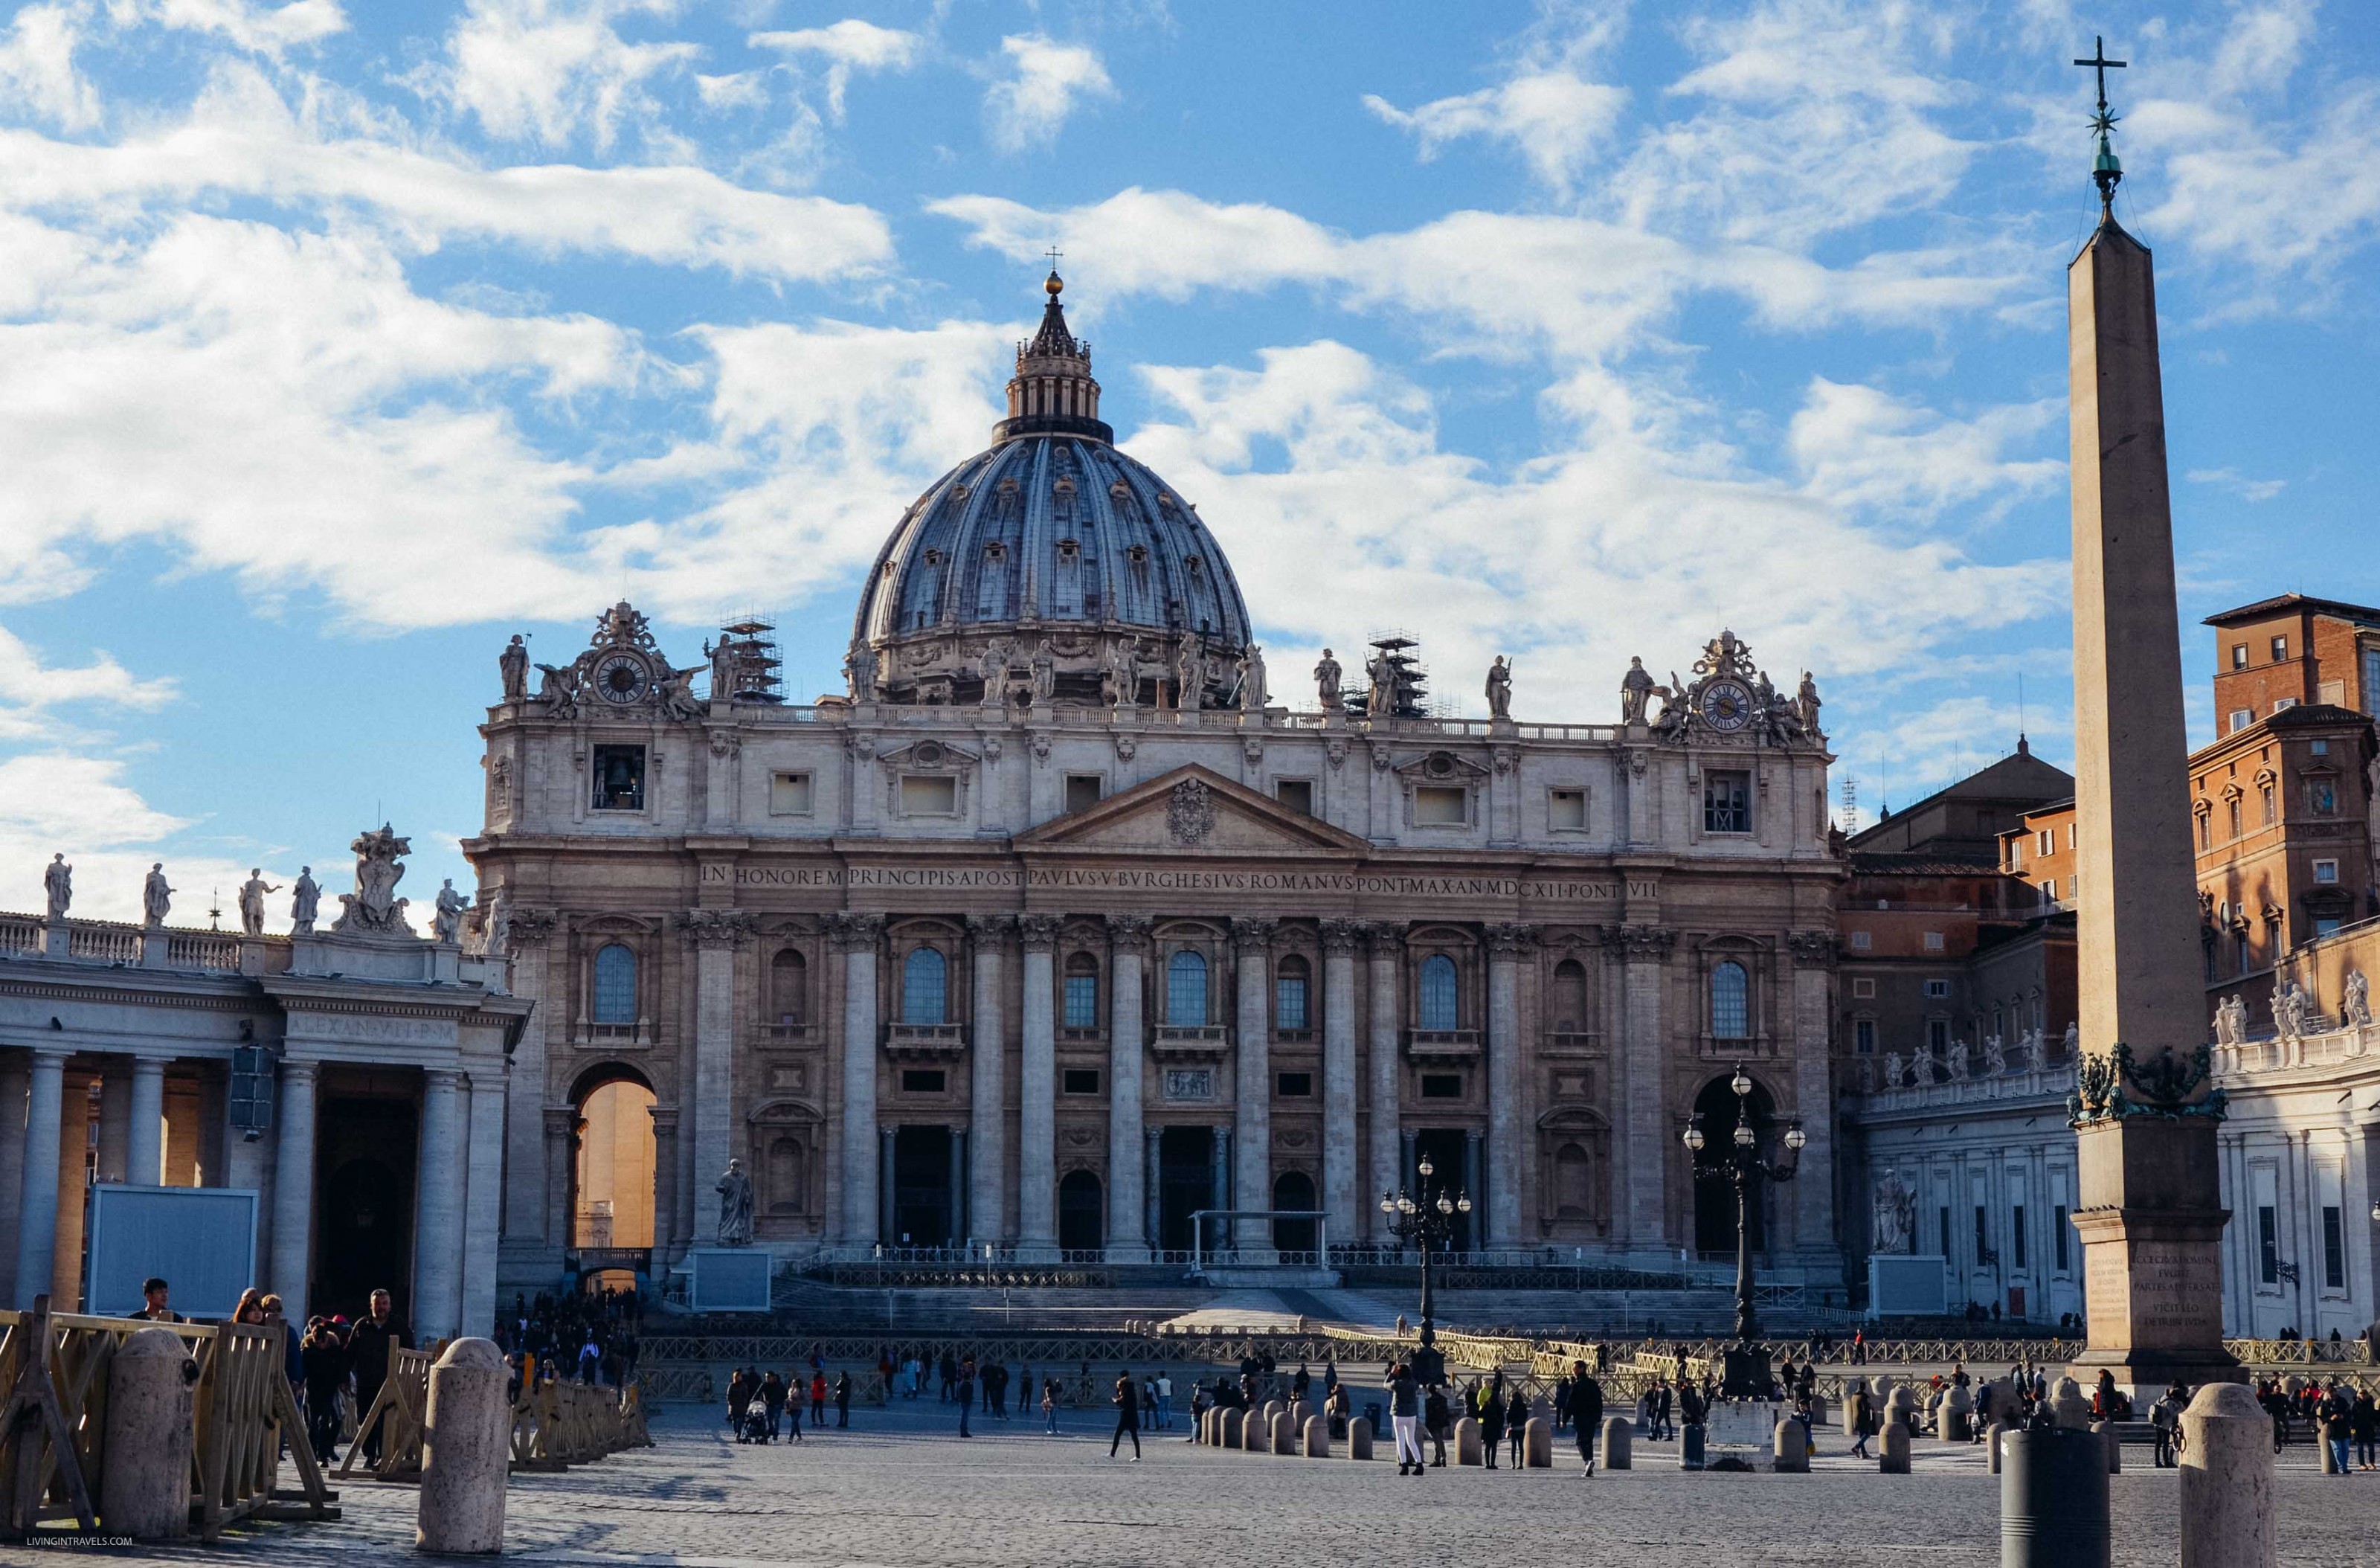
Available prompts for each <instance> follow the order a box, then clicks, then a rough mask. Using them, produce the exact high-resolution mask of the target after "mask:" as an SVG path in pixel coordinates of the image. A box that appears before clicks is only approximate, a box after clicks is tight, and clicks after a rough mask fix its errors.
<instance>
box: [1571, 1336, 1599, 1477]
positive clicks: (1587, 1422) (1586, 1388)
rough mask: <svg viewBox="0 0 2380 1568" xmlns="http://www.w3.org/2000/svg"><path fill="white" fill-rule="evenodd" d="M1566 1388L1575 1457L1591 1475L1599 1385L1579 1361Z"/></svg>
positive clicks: (1596, 1429)
mask: <svg viewBox="0 0 2380 1568" xmlns="http://www.w3.org/2000/svg"><path fill="white" fill-rule="evenodd" d="M1572 1374H1573V1376H1572V1380H1571V1385H1570V1418H1571V1424H1572V1425H1573V1427H1575V1428H1577V1429H1578V1456H1579V1458H1580V1459H1582V1460H1584V1461H1585V1464H1586V1473H1587V1474H1588V1475H1589V1476H1592V1475H1594V1474H1595V1440H1596V1439H1597V1437H1598V1436H1599V1435H1601V1433H1602V1431H1603V1385H1602V1384H1601V1383H1598V1382H1597V1381H1596V1380H1595V1379H1594V1377H1593V1375H1592V1374H1590V1373H1589V1372H1588V1371H1587V1369H1586V1363H1585V1362H1584V1361H1581V1362H1579V1363H1578V1364H1577V1365H1576V1366H1574V1367H1573V1368H1572Z"/></svg>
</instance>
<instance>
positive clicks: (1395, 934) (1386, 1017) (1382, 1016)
mask: <svg viewBox="0 0 2380 1568" xmlns="http://www.w3.org/2000/svg"><path fill="white" fill-rule="evenodd" d="M1364 942H1365V946H1366V952H1367V953H1368V954H1369V955H1370V961H1371V970H1370V977H1369V978H1370V991H1371V994H1370V997H1369V1000H1368V1003H1367V1005H1366V1012H1367V1013H1368V1014H1369V1015H1370V1020H1371V1029H1370V1047H1369V1050H1370V1062H1369V1065H1370V1068H1371V1088H1372V1119H1371V1124H1370V1125H1371V1135H1372V1136H1371V1142H1370V1146H1369V1153H1370V1156H1371V1160H1370V1166H1371V1171H1370V1175H1371V1179H1370V1181H1369V1182H1367V1183H1366V1185H1367V1186H1369V1187H1370V1188H1371V1189H1372V1191H1370V1192H1366V1194H1365V1195H1364V1197H1366V1199H1369V1200H1371V1201H1367V1202H1366V1203H1365V1204H1363V1206H1362V1207H1363V1210H1364V1213H1365V1215H1366V1223H1367V1224H1368V1225H1369V1226H1370V1229H1371V1237H1372V1245H1373V1246H1388V1245H1389V1234H1388V1232H1387V1231H1386V1230H1385V1229H1384V1228H1383V1227H1384V1226H1385V1225H1386V1224H1387V1223H1388V1216H1387V1215H1385V1214H1383V1213H1381V1212H1380V1210H1379V1208H1378V1199H1377V1197H1376V1196H1375V1195H1376V1194H1378V1193H1383V1192H1394V1191H1396V1190H1397V1188H1398V1187H1400V1186H1402V1185H1404V1173H1405V1172H1407V1171H1409V1170H1411V1169H1412V1168H1413V1150H1412V1149H1411V1148H1410V1147H1408V1140H1407V1139H1406V1138H1405V1137H1404V1136H1403V1131H1404V1124H1403V1115H1402V1112H1401V1110H1400V1107H1399V1105H1398V1100H1400V1098H1401V1096H1400V1095H1399V1094H1398V1092H1397V1091H1398V1088H1399V1086H1400V1084H1401V1083H1402V1082H1403V1073H1404V1064H1403V1063H1402V1062H1401V1061H1400V1060H1399V1059H1398V1056H1397V1034H1398V1029H1399V1026H1400V1025H1401V1024H1402V1023H1403V1014H1402V1013H1401V1012H1400V1011H1399V1009H1398V1006H1397V966H1398V965H1399V964H1400V963H1402V962H1403V957H1404V948H1405V929H1404V927H1403V925H1401V924H1397V923H1394V922H1390V921H1386V920H1374V921H1369V922H1367V923H1366V925H1365V927H1364Z"/></svg>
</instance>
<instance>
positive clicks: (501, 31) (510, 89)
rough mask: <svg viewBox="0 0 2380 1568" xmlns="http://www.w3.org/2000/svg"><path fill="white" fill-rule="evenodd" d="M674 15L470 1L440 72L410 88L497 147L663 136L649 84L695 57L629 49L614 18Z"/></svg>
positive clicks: (643, 3) (610, 4) (664, 8)
mask: <svg viewBox="0 0 2380 1568" xmlns="http://www.w3.org/2000/svg"><path fill="white" fill-rule="evenodd" d="M674 9H675V6H674V4H673V3H672V0H471V6H470V9H469V11H468V14H467V15H466V16H465V17H464V18H462V19H461V20H460V21H458V22H457V23H456V24H455V30H454V31H453V32H452V33H451V34H449V35H448V38H447V41H446V53H447V63H446V65H445V66H443V67H439V68H435V69H430V70H425V71H422V72H419V73H417V74H416V78H415V81H416V85H417V86H419V87H420V88H421V89H422V90H423V91H426V92H428V93H429V94H431V96H433V97H435V98H437V99H439V100H440V101H442V102H443V103H446V104H447V105H448V106H449V107H451V108H453V109H455V111H456V112H458V113H461V114H465V115H470V116H472V117H473V118H475V119H477V120H478V121H479V122H480V126H481V127H482V128H484V129H485V130H486V131H487V133H488V134H489V135H490V136H492V137H495V138H496V139H498V140H504V141H535V142H539V143H540V144H542V145H544V146H547V147H564V146H568V145H570V144H572V143H573V142H575V141H577V140H578V139H579V138H581V137H584V138H586V139H587V140H589V142H591V143H592V144H593V145H594V146H595V147H596V148H597V149H599V150H601V149H608V148H610V147H611V146H612V144H613V140H615V139H616V138H617V137H618V135H619V134H620V132H621V130H622V129H623V128H624V127H625V126H626V125H628V124H630V123H635V124H637V125H638V126H640V127H641V128H645V129H647V130H648V131H649V132H653V133H656V134H658V133H660V132H661V131H662V123H661V122H662V115H661V109H660V105H659V104H658V103H656V102H655V101H654V99H653V97H652V95H651V91H650V83H651V82H652V81H653V80H654V79H656V78H660V77H666V76H670V75H674V74H675V73H677V72H680V71H685V70H688V69H690V67H692V65H693V62H694V61H695V60H696V59H697V58H698V57H699V55H700V53H701V52H700V50H699V49H698V47H697V46H696V45H694V44H692V43H677V42H672V43H629V42H628V41H627V40H625V39H624V38H622V37H621V36H620V34H619V32H618V31H617V30H615V29H614V28H613V25H612V24H613V18H617V17H621V16H624V15H629V14H634V13H637V12H644V13H660V14H664V15H666V14H668V13H670V12H672V11H674Z"/></svg>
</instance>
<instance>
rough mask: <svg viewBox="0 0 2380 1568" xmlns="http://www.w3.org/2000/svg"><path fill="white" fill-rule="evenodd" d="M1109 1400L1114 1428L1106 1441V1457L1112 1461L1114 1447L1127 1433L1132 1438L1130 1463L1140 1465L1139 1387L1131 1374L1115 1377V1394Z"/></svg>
mask: <svg viewBox="0 0 2380 1568" xmlns="http://www.w3.org/2000/svg"><path fill="white" fill-rule="evenodd" d="M1110 1400H1111V1403H1112V1404H1114V1405H1115V1407H1116V1428H1115V1436H1113V1437H1111V1438H1110V1439H1108V1457H1109V1458H1110V1459H1113V1458H1114V1457H1115V1456H1116V1445H1117V1444H1118V1443H1120V1442H1122V1441H1123V1440H1124V1437H1125V1434H1127V1433H1129V1434H1130V1435H1131V1437H1132V1462H1133V1463H1134V1464H1135V1465H1137V1464H1139V1463H1140V1386H1139V1385H1138V1384H1136V1383H1135V1382H1134V1381H1133V1380H1132V1374H1131V1373H1129V1372H1124V1373H1120V1374H1119V1375H1118V1376H1117V1378H1116V1381H1115V1392H1114V1393H1113V1394H1112V1395H1111V1396H1110Z"/></svg>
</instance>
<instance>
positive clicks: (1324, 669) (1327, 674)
mask: <svg viewBox="0 0 2380 1568" xmlns="http://www.w3.org/2000/svg"><path fill="white" fill-rule="evenodd" d="M1345 673H1346V672H1344V671H1343V670H1342V669H1341V668H1340V667H1339V661H1338V660H1336V659H1334V658H1332V657H1331V656H1330V650H1329V649H1327V648H1326V649H1324V650H1322V662H1320V663H1319V664H1317V665H1315V666H1314V689H1315V694H1316V695H1317V696H1318V697H1319V698H1320V699H1321V700H1322V711H1324V712H1326V713H1336V712H1337V711H1339V683H1340V679H1341V677H1342V675H1345Z"/></svg>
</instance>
